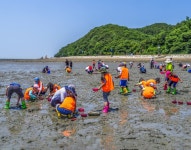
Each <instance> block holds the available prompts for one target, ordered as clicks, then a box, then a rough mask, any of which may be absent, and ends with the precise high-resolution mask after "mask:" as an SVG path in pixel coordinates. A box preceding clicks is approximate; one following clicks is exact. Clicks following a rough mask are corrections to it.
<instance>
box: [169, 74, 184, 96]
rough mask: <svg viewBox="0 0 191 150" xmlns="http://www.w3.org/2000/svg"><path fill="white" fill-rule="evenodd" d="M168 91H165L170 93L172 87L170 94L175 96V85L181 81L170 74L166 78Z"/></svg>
mask: <svg viewBox="0 0 191 150" xmlns="http://www.w3.org/2000/svg"><path fill="white" fill-rule="evenodd" d="M168 79H169V81H168V89H167V91H166V92H167V93H170V92H171V86H173V89H172V94H173V95H175V94H176V85H177V83H178V82H179V81H181V79H180V78H179V77H178V76H177V75H176V74H174V73H172V72H171V73H170V75H169V76H168Z"/></svg>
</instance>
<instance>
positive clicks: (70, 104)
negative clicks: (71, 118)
mask: <svg viewBox="0 0 191 150" xmlns="http://www.w3.org/2000/svg"><path fill="white" fill-rule="evenodd" d="M60 108H64V109H67V110H70V111H72V112H74V111H75V110H76V100H75V98H73V97H66V98H65V99H64V101H63V102H62V104H60Z"/></svg>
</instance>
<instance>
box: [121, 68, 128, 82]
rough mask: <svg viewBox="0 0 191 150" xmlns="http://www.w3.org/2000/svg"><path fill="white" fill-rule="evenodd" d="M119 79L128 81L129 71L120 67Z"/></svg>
mask: <svg viewBox="0 0 191 150" xmlns="http://www.w3.org/2000/svg"><path fill="white" fill-rule="evenodd" d="M120 79H122V80H123V79H125V80H128V79H129V70H128V69H127V68H126V67H122V68H121V75H120Z"/></svg>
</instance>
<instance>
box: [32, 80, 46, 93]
mask: <svg viewBox="0 0 191 150" xmlns="http://www.w3.org/2000/svg"><path fill="white" fill-rule="evenodd" d="M34 82H35V83H34V84H37V85H38V87H39V88H38V94H37V95H38V96H40V95H44V94H45V93H46V88H45V87H44V86H43V83H42V81H40V79H39V78H38V77H35V78H34Z"/></svg>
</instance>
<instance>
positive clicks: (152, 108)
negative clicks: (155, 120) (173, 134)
mask: <svg viewBox="0 0 191 150" xmlns="http://www.w3.org/2000/svg"><path fill="white" fill-rule="evenodd" d="M141 105H142V106H143V108H144V109H146V110H147V111H148V112H153V111H155V110H156V106H155V105H154V104H151V103H149V102H148V100H141Z"/></svg>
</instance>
